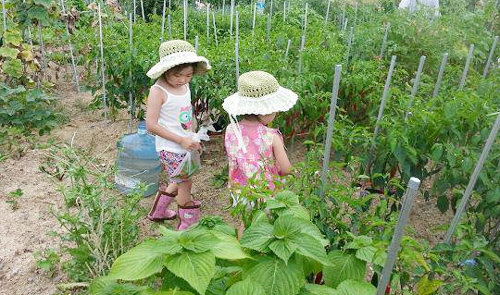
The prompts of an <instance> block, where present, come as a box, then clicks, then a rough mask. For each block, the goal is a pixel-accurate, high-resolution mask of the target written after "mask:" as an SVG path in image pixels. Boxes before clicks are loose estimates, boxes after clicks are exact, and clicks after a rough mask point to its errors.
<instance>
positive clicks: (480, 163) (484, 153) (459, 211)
mask: <svg viewBox="0 0 500 295" xmlns="http://www.w3.org/2000/svg"><path fill="white" fill-rule="evenodd" d="M499 127H500V112H498V115H497V119H496V120H495V123H494V124H493V128H492V129H491V131H490V135H489V136H488V139H487V140H486V144H485V145H484V148H483V151H482V152H481V156H480V157H479V160H478V162H477V164H476V167H475V168H474V172H472V176H471V178H470V180H469V183H468V184H467V188H466V189H465V192H464V195H463V196H462V199H461V200H460V205H459V206H458V207H457V212H456V213H455V216H454V217H453V220H452V221H451V225H450V228H449V229H448V231H447V232H446V235H445V237H444V242H445V243H449V242H450V241H451V236H452V235H453V233H454V232H455V229H456V228H457V226H458V223H459V222H460V219H461V218H462V215H463V213H464V212H465V209H466V207H467V203H468V202H469V198H470V195H471V194H472V190H473V189H474V186H475V185H476V181H477V178H478V177H479V173H481V170H482V169H483V165H484V162H485V160H486V157H488V154H489V153H490V150H491V147H492V146H493V142H494V141H495V138H496V137H497V134H498V129H499Z"/></svg>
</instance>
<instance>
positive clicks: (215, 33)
mask: <svg viewBox="0 0 500 295" xmlns="http://www.w3.org/2000/svg"><path fill="white" fill-rule="evenodd" d="M212 20H213V23H214V38H215V46H219V42H218V41H217V26H216V25H215V12H214V11H213V10H212Z"/></svg>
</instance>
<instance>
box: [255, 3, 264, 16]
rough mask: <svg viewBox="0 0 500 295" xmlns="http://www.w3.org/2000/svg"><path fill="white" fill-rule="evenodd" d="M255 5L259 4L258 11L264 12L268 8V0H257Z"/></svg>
mask: <svg viewBox="0 0 500 295" xmlns="http://www.w3.org/2000/svg"><path fill="white" fill-rule="evenodd" d="M255 5H257V13H258V14H263V13H264V9H265V8H266V0H257V3H256V4H255Z"/></svg>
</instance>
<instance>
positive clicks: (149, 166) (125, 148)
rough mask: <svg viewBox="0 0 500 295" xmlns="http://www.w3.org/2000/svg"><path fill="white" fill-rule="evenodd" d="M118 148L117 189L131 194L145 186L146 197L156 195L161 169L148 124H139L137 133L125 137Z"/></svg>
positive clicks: (119, 142) (142, 122) (118, 144)
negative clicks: (141, 185) (147, 127)
mask: <svg viewBox="0 0 500 295" xmlns="http://www.w3.org/2000/svg"><path fill="white" fill-rule="evenodd" d="M117 147H118V158H117V160H116V165H117V170H116V174H115V187H116V189H118V190H119V191H121V192H123V193H125V194H129V193H131V192H132V191H133V190H134V189H137V188H138V187H139V185H140V184H143V185H145V186H146V191H145V192H144V194H143V195H144V196H149V195H152V194H153V193H155V192H156V191H157V190H158V177H159V174H160V171H161V167H160V160H159V158H158V154H157V153H156V149H155V138H154V136H152V135H150V134H148V133H147V131H146V123H145V122H144V121H141V122H139V126H138V128H137V133H131V134H126V135H124V136H123V137H122V138H121V139H120V141H118V143H117Z"/></svg>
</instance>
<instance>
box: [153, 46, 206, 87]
mask: <svg viewBox="0 0 500 295" xmlns="http://www.w3.org/2000/svg"><path fill="white" fill-rule="evenodd" d="M158 51H159V53H160V61H159V62H158V63H157V64H155V65H154V66H153V67H152V68H151V69H150V70H149V71H148V72H147V74H146V75H147V76H148V77H150V78H151V79H157V78H159V77H160V76H161V75H163V73H165V72H166V71H168V70H170V69H171V68H173V67H175V66H178V65H180V64H188V63H196V64H197V66H196V68H195V74H203V73H205V72H206V71H208V70H210V69H211V68H212V67H211V66H210V63H209V62H208V59H206V58H205V57H203V56H199V55H197V54H196V51H195V50H194V47H193V45H191V44H190V43H189V42H186V41H183V40H170V41H167V42H163V43H162V44H161V45H160V49H159V50H158Z"/></svg>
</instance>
